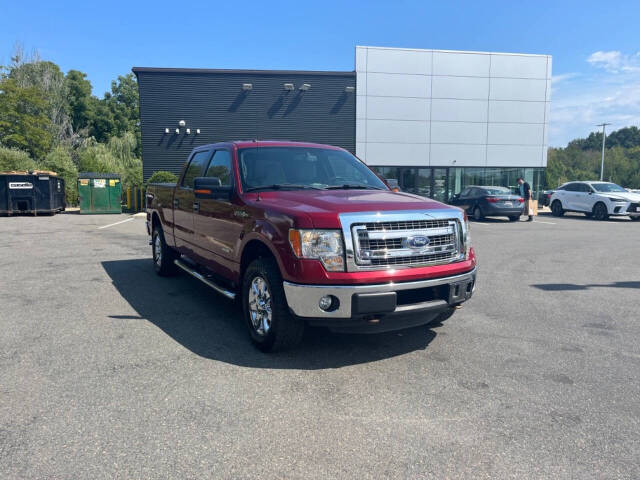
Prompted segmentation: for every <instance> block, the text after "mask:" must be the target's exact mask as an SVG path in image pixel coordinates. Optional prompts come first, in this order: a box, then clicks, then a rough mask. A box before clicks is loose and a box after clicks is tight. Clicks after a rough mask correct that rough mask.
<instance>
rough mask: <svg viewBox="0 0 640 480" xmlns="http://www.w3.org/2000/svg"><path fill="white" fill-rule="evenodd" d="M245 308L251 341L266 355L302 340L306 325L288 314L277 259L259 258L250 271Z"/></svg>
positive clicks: (244, 290) (244, 289)
mask: <svg viewBox="0 0 640 480" xmlns="http://www.w3.org/2000/svg"><path fill="white" fill-rule="evenodd" d="M242 308H243V313H244V317H245V322H246V324H247V328H248V329H249V335H250V336H251V341H252V342H253V344H254V345H255V346H256V347H257V348H258V349H260V350H262V351H263V352H275V351H278V350H286V349H289V348H292V347H294V346H295V345H297V344H298V343H300V341H301V340H302V334H303V333H304V323H303V322H302V320H300V319H299V318H296V317H294V316H293V315H291V313H290V312H289V307H288V305H287V300H286V297H285V294H284V288H283V287H282V276H281V275H280V270H279V268H278V264H277V263H276V262H275V260H274V259H272V258H259V259H257V260H254V261H253V262H252V263H251V264H250V265H249V266H248V267H247V270H246V272H245V274H244V278H243V280H242Z"/></svg>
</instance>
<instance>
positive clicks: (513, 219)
mask: <svg viewBox="0 0 640 480" xmlns="http://www.w3.org/2000/svg"><path fill="white" fill-rule="evenodd" d="M518 220H520V216H517V217H516V216H512V217H509V221H510V222H517V221H518Z"/></svg>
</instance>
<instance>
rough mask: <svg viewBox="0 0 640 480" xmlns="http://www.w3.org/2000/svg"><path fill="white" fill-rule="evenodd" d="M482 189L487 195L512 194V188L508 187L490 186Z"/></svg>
mask: <svg viewBox="0 0 640 480" xmlns="http://www.w3.org/2000/svg"><path fill="white" fill-rule="evenodd" d="M482 190H483V191H484V193H486V194H487V195H511V190H509V189H508V188H506V187H488V188H483V189H482Z"/></svg>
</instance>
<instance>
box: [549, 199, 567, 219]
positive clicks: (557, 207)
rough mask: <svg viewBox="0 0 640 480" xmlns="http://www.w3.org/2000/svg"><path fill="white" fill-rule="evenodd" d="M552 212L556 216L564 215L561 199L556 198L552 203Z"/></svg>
mask: <svg viewBox="0 0 640 480" xmlns="http://www.w3.org/2000/svg"><path fill="white" fill-rule="evenodd" d="M551 214H552V215H553V216H554V217H561V216H563V215H564V208H562V203H561V202H560V200H554V201H553V203H552V204H551Z"/></svg>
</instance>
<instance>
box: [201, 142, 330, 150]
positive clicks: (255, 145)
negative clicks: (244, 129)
mask: <svg viewBox="0 0 640 480" xmlns="http://www.w3.org/2000/svg"><path fill="white" fill-rule="evenodd" d="M221 145H227V146H228V145H235V146H236V147H238V148H258V147H307V148H325V149H330V150H342V148H340V147H336V146H334V145H324V144H322V143H310V142H294V141H291V140H232V141H228V142H219V143H211V144H208V145H202V146H200V147H198V148H204V147H215V146H221Z"/></svg>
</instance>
